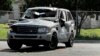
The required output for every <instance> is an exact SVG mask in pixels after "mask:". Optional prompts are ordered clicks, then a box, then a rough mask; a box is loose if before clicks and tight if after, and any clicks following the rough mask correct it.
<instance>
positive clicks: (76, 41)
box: [74, 40, 100, 43]
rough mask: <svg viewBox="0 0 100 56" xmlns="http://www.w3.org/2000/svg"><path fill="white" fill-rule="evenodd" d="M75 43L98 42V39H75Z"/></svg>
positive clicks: (99, 41)
mask: <svg viewBox="0 0 100 56" xmlns="http://www.w3.org/2000/svg"><path fill="white" fill-rule="evenodd" d="M74 42H75V43H100V40H75V41H74Z"/></svg>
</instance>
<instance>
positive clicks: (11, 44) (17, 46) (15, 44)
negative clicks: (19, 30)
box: [7, 39, 22, 50]
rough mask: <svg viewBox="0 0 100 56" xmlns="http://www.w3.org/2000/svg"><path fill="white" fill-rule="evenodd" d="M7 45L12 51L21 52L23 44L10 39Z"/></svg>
mask: <svg viewBox="0 0 100 56" xmlns="http://www.w3.org/2000/svg"><path fill="white" fill-rule="evenodd" d="M7 44H8V46H9V47H10V48H11V49H12V50H19V49H20V48H21V46H22V44H21V43H20V42H18V41H17V40H10V39H9V40H7Z"/></svg>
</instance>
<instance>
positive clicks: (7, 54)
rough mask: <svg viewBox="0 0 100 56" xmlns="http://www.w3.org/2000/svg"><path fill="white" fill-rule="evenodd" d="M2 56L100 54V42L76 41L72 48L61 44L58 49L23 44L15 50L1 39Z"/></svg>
mask: <svg viewBox="0 0 100 56" xmlns="http://www.w3.org/2000/svg"><path fill="white" fill-rule="evenodd" d="M0 56H100V43H75V44H74V46H73V47H72V48H66V47H65V45H64V44H59V45H58V48H57V49H56V50H46V49H45V48H43V47H39V48H32V47H26V46H23V47H22V49H21V50H19V51H13V50H10V48H9V47H8V46H7V43H6V42H5V41H1V42H0Z"/></svg>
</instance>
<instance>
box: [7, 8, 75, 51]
mask: <svg viewBox="0 0 100 56" xmlns="http://www.w3.org/2000/svg"><path fill="white" fill-rule="evenodd" d="M10 28H11V29H10V31H9V32H8V39H7V43H8V46H9V47H10V48H11V49H12V50H19V49H20V48H21V47H22V45H23V44H24V45H26V46H33V47H35V46H39V45H43V46H44V47H46V48H49V49H56V47H57V44H58V43H64V44H65V45H66V47H72V46H73V41H74V38H75V35H76V30H75V22H74V20H73V17H72V15H71V12H70V11H69V10H67V9H62V8H55V7H33V8H29V9H27V10H26V12H25V13H24V15H23V16H22V18H21V19H19V21H18V22H16V23H14V24H12V25H11V26H10Z"/></svg>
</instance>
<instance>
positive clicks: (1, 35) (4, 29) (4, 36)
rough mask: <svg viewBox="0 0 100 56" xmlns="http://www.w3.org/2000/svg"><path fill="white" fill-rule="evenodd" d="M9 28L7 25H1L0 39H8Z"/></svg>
mask: <svg viewBox="0 0 100 56" xmlns="http://www.w3.org/2000/svg"><path fill="white" fill-rule="evenodd" d="M8 30H9V26H8V25H7V24H0V39H7V32H8Z"/></svg>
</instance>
